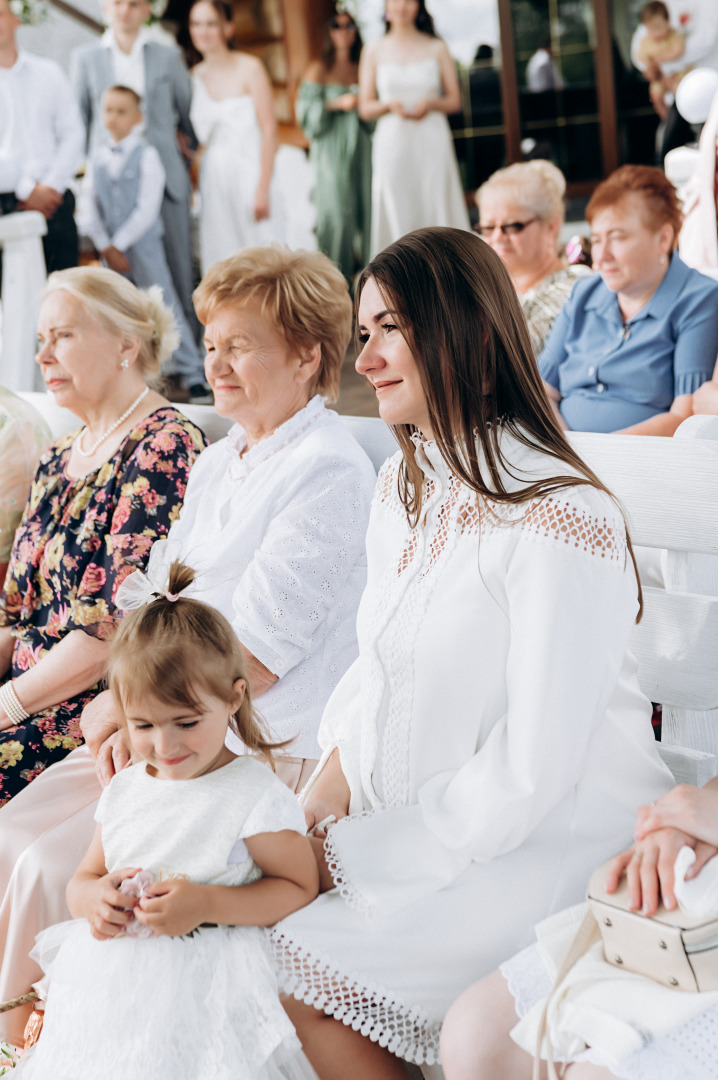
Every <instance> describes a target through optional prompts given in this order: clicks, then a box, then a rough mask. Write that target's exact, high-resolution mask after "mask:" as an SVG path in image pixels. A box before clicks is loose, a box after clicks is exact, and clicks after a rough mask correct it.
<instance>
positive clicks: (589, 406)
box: [538, 165, 718, 435]
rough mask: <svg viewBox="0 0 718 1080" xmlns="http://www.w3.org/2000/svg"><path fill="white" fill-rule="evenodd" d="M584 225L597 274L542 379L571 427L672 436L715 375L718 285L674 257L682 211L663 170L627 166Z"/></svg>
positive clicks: (585, 284) (583, 284) (584, 284)
mask: <svg viewBox="0 0 718 1080" xmlns="http://www.w3.org/2000/svg"><path fill="white" fill-rule="evenodd" d="M586 217H587V219H588V221H589V222H590V224H591V235H592V245H593V246H592V256H593V266H594V269H596V270H598V272H599V273H598V276H595V277H592V278H589V279H588V280H586V281H580V282H579V283H578V284H577V285H576V287H575V289H574V291H573V293H572V294H571V298H570V299H569V301H568V302H567V303H566V305H565V306H564V307H563V309H562V310H561V312H560V313H559V315H558V317H557V319H556V321H555V323H554V325H553V329H552V331H551V334H550V336H549V339H548V341H547V342H546V346H545V348H544V350H543V352H542V353H541V355H540V356H539V358H538V365H539V371H540V373H541V377H542V378H543V380H544V383H545V385H546V389H547V391H548V394H549V397H550V398H551V399H552V401H553V402H554V405H555V406H556V407H557V408H558V410H559V412H560V416H561V419H562V421H563V424H564V426H565V427H567V428H570V429H573V430H577V431H618V430H623V431H629V432H630V433H631V434H637V435H638V434H640V435H672V434H673V432H674V431H675V429H676V428H677V427H678V425H679V424H680V423H681V421H682V420H683V419H684V418H685V417H686V416H689V415H690V413H691V398H690V395H691V394H692V393H693V392H694V391H695V390H697V389H698V387H699V386H700V385H701V384H702V383H704V382H705V381H706V380H707V379H710V378H711V376H712V374H713V367H714V364H715V359H716V354H717V353H718V282H715V281H712V280H711V279H710V278H707V277H705V276H704V275H703V274H699V273H698V271H697V270H691V269H689V267H687V266H686V265H685V263H683V262H682V261H681V259H680V257H679V255H678V253H677V251H676V250H675V249H676V244H677V241H678V234H679V232H680V228H681V223H682V213H681V209H680V205H679V203H678V198H677V195H676V191H675V188H674V187H673V185H672V184H671V183H670V181H669V180H667V179H666V177H665V175H664V173H663V172H661V170H660V169H656V168H653V167H651V166H648V165H624V166H623V167H622V168H620V169H618V170H617V171H616V172H614V173H613V174H612V175H611V176H609V177H608V179H607V180H604V182H603V183H602V184H600V185H599V186H598V187H597V188H596V190H595V192H594V194H593V197H592V198H591V201H590V202H589V204H588V207H587V209H586ZM681 399H683V400H682V401H681Z"/></svg>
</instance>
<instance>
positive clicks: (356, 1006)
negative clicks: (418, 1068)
mask: <svg viewBox="0 0 718 1080" xmlns="http://www.w3.org/2000/svg"><path fill="white" fill-rule="evenodd" d="M270 948H271V950H272V954H273V956H274V961H275V967H276V971H277V979H278V982H279V989H280V991H281V992H282V993H285V994H291V995H292V997H294V998H296V999H297V1001H303V1002H304V1003H305V1004H306V1005H313V1006H314V1008H315V1009H318V1010H321V1011H322V1012H325V1013H326V1014H327V1015H328V1016H333V1017H334V1019H335V1020H341V1022H342V1023H343V1024H345V1025H346V1026H347V1027H351V1028H353V1029H354V1031H360V1032H361V1034H362V1035H364V1036H366V1037H367V1038H369V1039H371V1041H372V1042H376V1043H378V1044H379V1046H383V1047H385V1048H386V1049H387V1050H389V1051H391V1053H392V1054H396V1056H397V1057H400V1058H403V1059H404V1060H405V1061H410V1062H412V1063H413V1064H415V1065H435V1064H437V1063H438V1061H439V1033H440V1031H441V1024H440V1023H438V1022H432V1021H431V1020H430V1019H429V1017H428V1016H427V1015H426V1014H425V1013H424V1011H423V1010H422V1009H419V1008H416V1007H415V1006H409V1005H405V1004H404V1003H403V1002H401V1001H398V1000H397V999H396V998H395V997H394V996H393V995H392V994H391V993H390V992H389V991H388V990H384V989H381V988H379V987H369V986H367V985H366V983H365V982H363V981H362V980H361V979H360V978H352V977H351V976H349V975H347V974H346V973H345V972H343V971H340V970H339V968H337V967H336V966H335V965H334V964H332V963H330V962H328V961H326V960H321V959H320V958H319V957H317V956H313V955H312V954H311V953H309V952H308V951H306V950H305V949H304V948H302V946H301V945H299V944H297V943H296V942H294V941H292V940H291V938H290V937H289V936H288V935H287V934H286V933H285V932H284V931H282V930H279V929H278V928H277V929H275V930H272V931H271V932H270Z"/></svg>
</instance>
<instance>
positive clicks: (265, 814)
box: [18, 560, 318, 1080]
mask: <svg viewBox="0 0 718 1080" xmlns="http://www.w3.org/2000/svg"><path fill="white" fill-rule="evenodd" d="M153 562H154V565H155V567H157V566H158V560H153ZM160 569H161V573H160V577H161V578H162V579H163V580H161V581H158V580H157V572H156V571H153V578H154V581H153V582H151V581H149V580H148V578H146V577H145V575H143V574H141V573H140V572H139V571H136V572H135V573H134V574H132V575H131V577H130V578H128V579H127V581H126V582H125V583H124V584H123V586H122V587H121V590H118V598H117V599H118V603H119V605H120V606H121V607H123V608H125V609H127V608H128V607H137V610H134V611H133V612H132V613H131V614H130V615H128V616H127V617H126V618H125V619H124V621H123V622H122V624H121V628H120V630H119V632H118V634H117V636H116V638H115V640H114V642H113V646H112V652H111V657H110V685H111V688H112V691H113V693H114V695H115V697H116V700H117V702H118V705H119V706H120V707H121V710H122V714H123V718H124V720H123V723H124V726H125V729H126V733H127V736H128V738H129V742H130V744H131V747H132V750H133V755H134V758H135V762H136V763H135V764H133V765H131V766H130V767H129V768H127V769H125V770H123V771H122V772H120V773H119V774H117V775H116V776H115V777H114V778H113V780H112V782H111V783H110V785H109V786H108V787H107V788H106V789H105V791H104V792H103V794H102V797H101V799H100V802H99V804H98V808H97V813H96V821H97V827H96V832H95V836H94V838H93V841H92V844H91V845H90V848H89V850H88V852H87V854H86V855H85V857H84V859H83V860H82V862H81V864H80V866H79V868H78V870H77V871H76V873H75V876H74V877H73V878H72V880H71V882H70V885H69V886H68V892H67V896H68V905H69V907H70V910H71V912H72V913H73V915H75V916H76V919H75V920H74V921H70V922H65V923H60V924H59V925H57V926H54V927H51V928H50V929H49V930H46V931H44V932H43V933H42V934H41V935H39V937H38V939H37V946H36V949H35V955H36V956H37V959H38V961H39V962H40V963H41V966H42V967H43V970H44V971H45V972H46V976H47V977H48V981H49V991H48V995H47V1004H46V1013H45V1024H44V1028H43V1031H42V1036H41V1038H40V1040H39V1042H38V1043H37V1044H36V1045H35V1046H34V1047H33V1048H32V1049H31V1050H30V1051H29V1052H28V1053H27V1055H26V1056H25V1057H24V1058H23V1059H22V1060H21V1062H20V1065H19V1066H18V1070H19V1071H18V1076H19V1077H20V1076H21V1077H22V1080H43V1078H47V1080H50V1078H52V1080H78V1078H80V1077H84V1078H87V1080H89V1078H91V1077H92V1078H98V1077H102V1078H103V1080H119V1078H122V1080H126V1077H128V1076H148V1077H155V1078H157V1080H170V1078H171V1080H204V1078H207V1080H209V1078H211V1080H316V1074H315V1073H314V1070H313V1069H312V1068H311V1066H310V1065H309V1062H308V1061H307V1059H306V1058H305V1057H304V1054H303V1053H302V1051H301V1046H300V1043H299V1040H298V1039H297V1036H296V1034H295V1032H294V1028H293V1027H292V1024H291V1023H290V1021H289V1020H288V1018H287V1016H286V1014H285V1012H284V1010H283V1008H282V1006H281V1004H280V1001H279V997H278V994H277V986H276V981H275V977H274V973H273V970H272V966H271V963H270V961H269V959H268V954H267V952H266V949H265V933H266V931H265V930H264V929H262V927H265V926H269V925H272V924H273V923H275V922H277V920H278V919H281V918H283V917H284V916H285V915H287V914H289V913H290V912H292V911H295V910H296V909H297V908H299V907H302V906H303V905H304V904H306V903H308V902H309V901H310V900H312V899H313V898H314V897H315V896H316V894H317V889H318V877H317V869H316V862H315V859H314V856H313V854H312V850H311V847H310V844H309V840H308V839H307V837H306V836H305V824H304V815H303V813H302V811H301V809H300V807H299V804H298V802H297V801H296V799H295V797H294V796H293V795H292V794H291V792H290V791H289V790H288V789H287V788H286V787H285V786H284V785H283V784H282V783H281V782H280V781H279V780H278V779H277V778H276V777H275V775H274V773H273V771H272V769H271V760H272V759H271V752H272V748H273V745H272V744H271V743H269V742H268V741H267V739H266V737H265V735H264V733H263V731H262V728H261V726H260V724H259V722H258V720H257V718H256V716H255V715H254V713H253V710H252V705H251V702H250V698H249V689H248V687H247V683H246V679H245V677H244V674H243V670H244V661H243V657H242V653H241V649H240V646H239V643H238V641H237V639H236V637H235V635H234V633H233V631H232V628H231V627H230V625H229V623H228V622H227V621H226V620H225V619H224V617H223V616H222V615H220V614H219V612H217V611H216V610H215V609H213V608H210V607H208V606H207V605H206V604H203V603H201V602H200V601H197V600H193V599H191V598H190V597H189V596H183V595H180V594H181V593H182V592H183V591H184V590H185V589H186V588H188V587H189V588H190V593H191V582H192V579H193V577H194V574H193V572H192V571H191V570H190V569H189V568H188V567H185V566H183V565H182V564H181V563H177V562H175V563H173V564H172V566H171V567H170V568H169V570H166V569H162V568H160ZM121 593H122V595H121ZM138 604H139V605H141V606H138ZM228 727H231V728H232V729H233V730H234V731H235V732H236V733H237V734H238V735H239V736H240V738H241V739H242V740H243V741H244V743H245V745H246V746H247V749H248V751H249V753H250V754H252V755H255V756H245V757H237V756H236V755H235V754H233V753H232V752H231V751H229V750H228V749H227V747H226V746H225V736H226V734H227V729H228ZM260 759H263V760H260ZM140 872H141V873H140ZM44 981H45V980H43V982H44Z"/></svg>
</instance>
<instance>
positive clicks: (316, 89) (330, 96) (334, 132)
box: [296, 11, 373, 282]
mask: <svg viewBox="0 0 718 1080" xmlns="http://www.w3.org/2000/svg"><path fill="white" fill-rule="evenodd" d="M361 50H362V39H361V35H360V33H359V30H358V27H357V25H356V23H355V22H354V20H353V19H352V17H351V15H349V14H348V13H347V12H345V11H339V12H337V14H336V15H334V16H333V17H332V18H331V19H330V20H329V22H328V24H327V29H326V41H325V45H324V49H323V51H322V55H321V58H320V59H319V60H316V61H314V62H313V63H312V64H310V66H309V68H308V69H307V72H306V74H305V76H304V79H303V81H302V83H301V85H300V87H299V92H298V94H297V101H296V114H297V120H298V121H299V123H300V124H301V126H302V128H303V129H304V133H305V135H306V136H307V137H308V138H309V139H310V140H311V148H310V150H309V161H310V164H311V166H312V169H313V172H314V205H315V207H316V213H317V219H316V234H317V243H318V245H319V248H320V250H321V251H323V252H324V254H325V255H328V256H329V258H330V259H332V260H333V262H335V263H336V264H337V266H339V268H340V270H341V271H342V273H343V274H344V277H345V278H346V279H347V281H349V282H351V281H352V278H353V277H354V273H355V271H356V269H357V267H362V266H365V265H366V264H367V263H368V262H369V229H370V224H371V129H372V126H373V125H371V124H367V123H365V122H364V121H363V120H362V119H361V118H360V116H359V113H358V111H357V104H358V97H357V95H358V91H359V86H358V83H359V56H360V54H361Z"/></svg>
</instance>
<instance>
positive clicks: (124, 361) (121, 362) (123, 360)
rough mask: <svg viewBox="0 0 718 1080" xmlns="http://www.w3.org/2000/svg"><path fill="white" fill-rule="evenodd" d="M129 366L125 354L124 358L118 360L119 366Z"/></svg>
mask: <svg viewBox="0 0 718 1080" xmlns="http://www.w3.org/2000/svg"><path fill="white" fill-rule="evenodd" d="M129 366H130V361H129V360H128V359H127V357H126V356H125V357H124V359H122V360H120V367H121V368H128V367H129Z"/></svg>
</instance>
